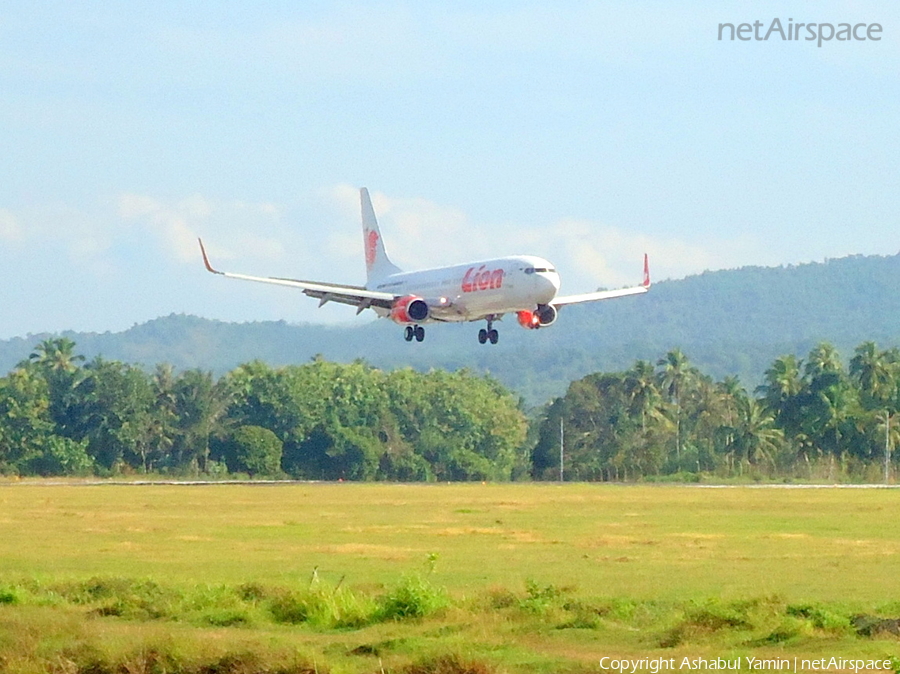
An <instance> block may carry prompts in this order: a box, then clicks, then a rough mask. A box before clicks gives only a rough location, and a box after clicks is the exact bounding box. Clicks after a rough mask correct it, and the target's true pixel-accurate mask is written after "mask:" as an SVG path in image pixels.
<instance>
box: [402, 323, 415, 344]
mask: <svg viewBox="0 0 900 674" xmlns="http://www.w3.org/2000/svg"><path fill="white" fill-rule="evenodd" d="M415 334H416V331H415V330H414V329H413V326H411V325H407V326H406V330H405V331H404V332H403V339H405V340H406V341H407V342H411V341H412V340H413V337H414V336H415Z"/></svg>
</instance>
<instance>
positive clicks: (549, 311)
mask: <svg viewBox="0 0 900 674" xmlns="http://www.w3.org/2000/svg"><path fill="white" fill-rule="evenodd" d="M557 315H558V312H557V310H556V307H554V306H553V305H552V304H539V305H538V306H537V309H535V310H534V311H517V312H516V318H517V319H518V321H519V325H521V326H522V327H523V328H527V329H529V330H537V329H538V328H546V327H547V326H548V325H553V324H554V323H556V316H557Z"/></svg>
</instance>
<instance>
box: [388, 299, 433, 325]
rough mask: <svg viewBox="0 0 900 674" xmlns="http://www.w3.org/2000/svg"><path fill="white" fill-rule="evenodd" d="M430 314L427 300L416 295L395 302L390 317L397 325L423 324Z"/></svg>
mask: <svg viewBox="0 0 900 674" xmlns="http://www.w3.org/2000/svg"><path fill="white" fill-rule="evenodd" d="M430 313H431V311H430V309H429V308H428V303H427V302H426V301H425V300H423V299H422V298H421V297H417V296H416V295H406V296H404V297H401V298H399V299H397V300H395V301H394V304H393V306H392V307H391V314H390V316H391V320H392V321H394V322H395V323H421V322H422V321H424V320H425V319H426V318H428V315H429V314H430Z"/></svg>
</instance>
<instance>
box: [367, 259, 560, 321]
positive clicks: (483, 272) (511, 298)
mask: <svg viewBox="0 0 900 674" xmlns="http://www.w3.org/2000/svg"><path fill="white" fill-rule="evenodd" d="M366 288H367V289H368V290H377V291H379V292H386V293H392V294H394V295H395V296H398V297H400V296H416V297H420V298H422V299H423V300H425V302H426V303H427V304H428V306H429V309H430V314H429V316H428V318H427V319H425V320H423V321H421V322H422V323H428V322H433V321H473V320H478V319H481V318H485V317H488V316H493V315H497V316H499V315H501V314H505V313H513V312H517V311H533V310H534V309H535V308H536V307H537V306H538V305H543V304H550V302H551V301H552V300H553V298H554V297H556V293H557V291H558V290H559V274H557V272H556V269H555V268H554V267H553V265H552V264H550V262H548V261H547V260H545V259H543V258H540V257H535V256H533V255H514V256H511V257H501V258H495V259H493V260H482V261H479V262H471V263H468V264H460V265H453V266H451V267H439V268H437V269H426V270H422V271H411V272H401V273H397V274H391V275H390V276H386V277H384V278H382V279H379V280H377V281H375V282H373V283H370V284H369V285H367V286H366ZM376 311H378V313H379V314H381V315H387V314H388V313H389V312H388V311H386V310H383V309H382V310H379V309H376Z"/></svg>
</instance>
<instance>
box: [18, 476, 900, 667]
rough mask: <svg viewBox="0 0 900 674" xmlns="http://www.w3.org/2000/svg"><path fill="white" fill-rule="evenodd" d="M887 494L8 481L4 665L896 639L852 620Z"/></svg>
mask: <svg viewBox="0 0 900 674" xmlns="http://www.w3.org/2000/svg"><path fill="white" fill-rule="evenodd" d="M898 506H900V491H898V490H894V489H754V488H723V489H708V488H696V487H669V486H653V487H650V486H647V487H644V486H629V487H622V486H608V485H587V484H566V485H555V484H505V485H493V484H487V485H484V484H454V485H384V484H346V483H345V484H291V485H256V486H254V485H214V486H171V485H152V486H123V485H97V486H83V485H78V486H76V485H72V486H69V485H51V484H44V483H32V484H10V485H6V486H0V671H4V670H6V671H21V672H26V671H28V672H31V671H51V670H52V671H63V670H65V671H85V672H87V671H92V672H94V674H102V672H103V671H105V670H104V667H105V668H106V669H107V670H108V671H110V672H112V671H126V670H127V671H128V672H138V671H146V672H151V671H153V672H162V671H166V672H179V671H192V672H201V671H203V672H209V673H210V674H211V673H212V672H213V671H216V672H223V673H224V672H231V671H235V672H237V671H240V672H246V674H249V672H251V671H285V672H287V671H306V669H309V670H310V671H331V672H343V671H347V672H380V671H382V669H383V671H385V672H401V671H403V672H419V671H421V672H430V671H434V672H443V671H446V672H456V671H467V669H466V668H468V671H484V672H494V671H498V672H499V671H515V672H518V671H545V672H564V671H573V672H575V671H578V672H581V671H599V669H600V665H599V663H600V659H601V657H603V656H604V655H606V656H618V655H629V656H631V657H676V658H681V657H684V656H691V657H700V656H707V657H726V656H728V657H736V656H747V655H750V656H754V657H763V656H765V657H769V656H771V657H776V656H777V657H781V656H782V655H784V654H788V655H790V657H793V656H795V655H797V656H798V657H800V656H803V657H807V656H808V657H812V656H816V657H822V656H827V657H831V656H844V657H847V656H854V657H868V658H883V657H892V656H896V655H900V639H898V637H897V636H894V635H893V634H890V633H889V632H881V633H879V632H878V631H877V630H875V632H876V633H875V634H874V635H871V636H870V635H866V634H860V630H859V619H858V620H857V623H853V617H854V616H857V615H859V614H864V615H865V616H866V620H870V621H871V620H875V619H876V618H898V617H900V593H898V591H897V589H896V588H898V586H900V517H898V514H900V507H898ZM4 588H5V589H4ZM4 593H5V594H4ZM4 597H6V600H4ZM398 597H400V598H401V599H402V601H401V600H400V599H398ZM410 597H411V598H410ZM392 601H394V602H395V604H394V609H390V608H389V607H390V606H391V602H392ZM397 601H400V606H401V608H402V610H400V613H396V611H397V610H398V609H397V608H396V602H397ZM404 601H406V602H407V603H403V602H404ZM417 602H418V603H417ZM409 606H412V607H414V608H416V607H426V608H427V610H425V609H422V610H421V611H420V612H418V613H417V612H416V610H413V611H412V613H403V611H407V610H409V608H408V607H409ZM298 607H300V608H298ZM301 609H302V610H301ZM391 610H394V611H395V612H394V613H391ZM292 611H293V612H292ZM298 611H299V613H298ZM326 614H327V615H326ZM298 616H299V617H298ZM335 616H338V617H337V618H335ZM38 635H39V636H38ZM59 653H64V654H67V655H62V656H60V655H58V654H59ZM173 653H174V654H175V655H173ZM148 654H149V655H148ZM235 654H237V655H235ZM54 658H56V659H54ZM166 658H169V659H168V660H166ZM229 658H230V659H229ZM210 662H212V663H213V664H209V663H210ZM203 663H206V664H203ZM204 667H206V669H204ZM210 667H212V669H210ZM441 668H443V669H441ZM685 671H686V670H685Z"/></svg>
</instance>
